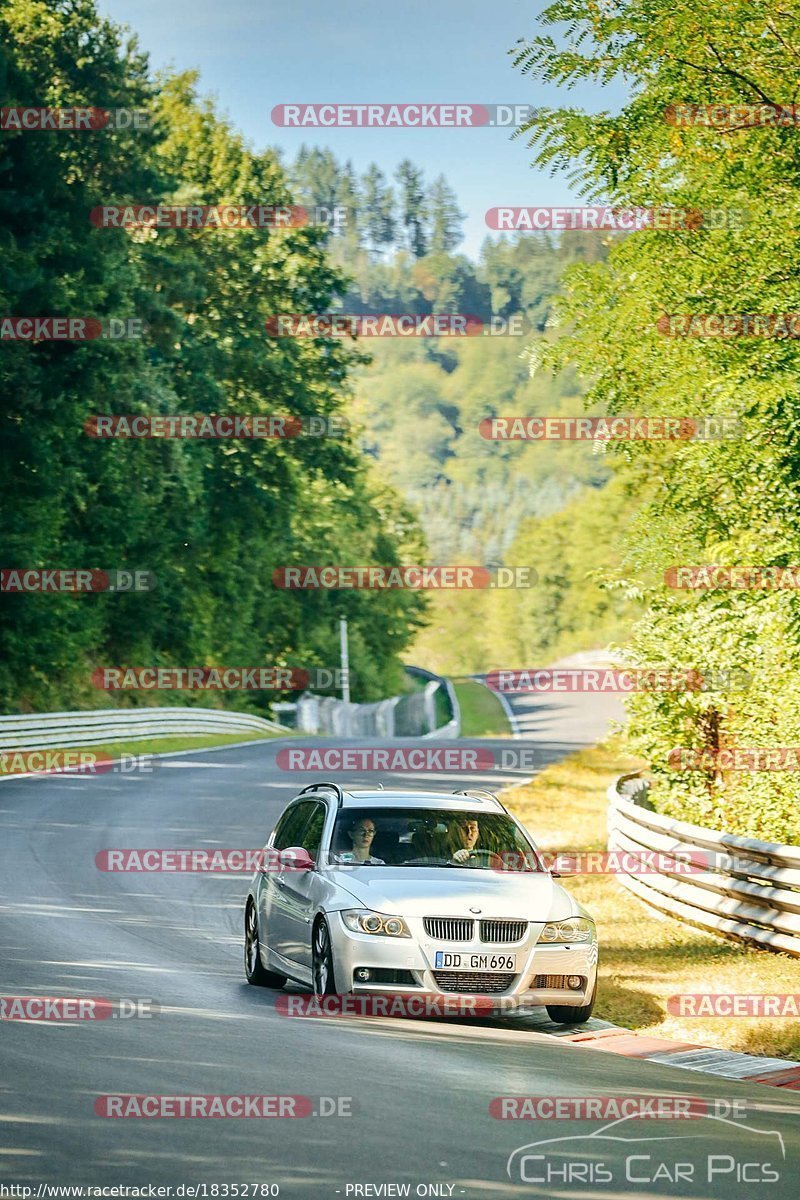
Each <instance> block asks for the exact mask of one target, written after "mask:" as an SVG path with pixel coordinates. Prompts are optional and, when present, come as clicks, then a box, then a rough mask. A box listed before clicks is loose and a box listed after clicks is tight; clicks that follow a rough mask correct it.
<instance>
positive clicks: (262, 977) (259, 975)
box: [244, 900, 286, 988]
mask: <svg viewBox="0 0 800 1200" xmlns="http://www.w3.org/2000/svg"><path fill="white" fill-rule="evenodd" d="M244 973H245V975H246V976H247V982H248V983H252V985H253V987H268V988H282V987H283V985H284V984H285V983H286V976H285V975H278V974H276V972H275V971H267V970H266V969H265V967H264V965H263V964H262V962H261V953H260V950H259V942H258V914H257V913H256V906H255V904H253V902H252V900H250V901H248V904H247V909H246V910H245V916H244Z"/></svg>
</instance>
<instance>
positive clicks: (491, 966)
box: [433, 950, 517, 971]
mask: <svg viewBox="0 0 800 1200" xmlns="http://www.w3.org/2000/svg"><path fill="white" fill-rule="evenodd" d="M433 965H434V969H435V970H437V971H516V969H517V956H516V954H454V953H453V952H452V951H450V950H437V951H436V952H435V955H434V960H433Z"/></svg>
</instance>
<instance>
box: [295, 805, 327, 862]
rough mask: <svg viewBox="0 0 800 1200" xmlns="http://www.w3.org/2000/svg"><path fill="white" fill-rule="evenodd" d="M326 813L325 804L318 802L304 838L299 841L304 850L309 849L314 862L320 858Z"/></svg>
mask: <svg viewBox="0 0 800 1200" xmlns="http://www.w3.org/2000/svg"><path fill="white" fill-rule="evenodd" d="M326 815H327V812H326V808H325V805H324V804H319V803H317V804H316V805H315V806H314V811H313V813H312V814H311V818H310V820H309V822H308V825H307V826H306V828H305V832H304V833H303V840H302V842H300V843H299V845H301V846H302V847H303V849H304V850H307V851H308V853H309V854H310V855H311V857H312V858H313V859H314V862H316V861H317V859H318V858H319V848H320V845H321V843H322V830H323V829H324V827H325V817H326Z"/></svg>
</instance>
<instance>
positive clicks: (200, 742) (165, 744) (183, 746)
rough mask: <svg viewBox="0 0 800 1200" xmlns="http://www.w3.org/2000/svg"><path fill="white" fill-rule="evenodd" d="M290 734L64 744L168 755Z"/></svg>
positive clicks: (86, 750) (91, 750)
mask: <svg viewBox="0 0 800 1200" xmlns="http://www.w3.org/2000/svg"><path fill="white" fill-rule="evenodd" d="M290 736H292V733H280V734H279V733H255V732H248V731H243V732H241V733H207V734H200V735H197V736H194V737H192V736H191V735H189V734H183V735H182V736H177V737H163V738H160V737H154V738H147V739H146V740H142V741H141V742H139V741H124V740H123V741H120V742H104V743H103V744H102V745H97V746H70V747H68V748H67V747H65V749H69V750H71V751H72V750H77V751H80V752H81V753H83V754H96V755H110V756H111V757H112V758H119V757H120V756H121V755H123V754H168V753H170V752H171V751H174V750H201V749H206V748H213V747H215V746H220V747H221V746H230V745H233V744H235V743H236V742H259V741H264V740H267V741H269V740H270V739H272V738H274V737H290ZM15 753H17V752H15V751H13V750H9V751H7V757H8V758H9V759H11V760H12V761H13V756H14V754H15ZM28 753H30V751H25V750H21V751H19V754H20V755H23V756H24V755H25V754H28ZM47 753H58V748H54V749H53V750H51V751H48V752H47ZM17 773H18V771H17V770H11V771H6V770H2V769H0V778H2V777H3V776H4V775H14V774H17Z"/></svg>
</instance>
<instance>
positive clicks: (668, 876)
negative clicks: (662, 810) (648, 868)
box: [607, 775, 800, 957]
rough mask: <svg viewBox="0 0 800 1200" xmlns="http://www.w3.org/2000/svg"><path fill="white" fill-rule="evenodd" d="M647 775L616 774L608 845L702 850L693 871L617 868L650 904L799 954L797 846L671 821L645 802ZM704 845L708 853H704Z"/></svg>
mask: <svg viewBox="0 0 800 1200" xmlns="http://www.w3.org/2000/svg"><path fill="white" fill-rule="evenodd" d="M648 787H649V785H648V784H647V781H646V780H644V779H642V778H641V776H639V775H622V776H620V778H619V779H618V780H617V781H616V783H613V784H612V785H611V786H610V787H609V789H608V792H607V796H608V846H609V849H610V850H619V851H624V852H627V853H631V854H641V853H642V852H644V851H654V852H656V853H659V854H662V855H665V856H670V855H674V856H675V857H676V858H680V857H684V858H685V857H686V856H689V855H692V854H694V856H695V859H698V858H699V857H700V854H699V852H700V851H705V852H706V853H707V854H708V859H707V862H706V860H705V859H704V860H703V861H702V862H701V863H700V866H701V867H705V866H706V865H707V866H708V869H707V870H704V869H695V868H694V867H693V868H692V870H691V872H689V873H686V872H680V871H679V870H676V871H674V872H673V871H669V870H665V871H662V872H661V873H659V874H652V875H635V876H632V875H618V876H617V878H618V879H619V881H620V883H622V884H623V885H624V886H625V887H626V888H627V889H628V890H629V891H630V892H632V893H633V895H635V896H637V897H638V898H639V899H640V900H643V901H644V903H645V904H648V905H649V906H650V907H651V908H655V909H658V911H659V912H662V913H666V914H667V915H668V916H670V917H675V918H677V919H678V920H679V921H684V922H685V923H687V924H689V925H695V926H697V927H699V928H700V929H705V930H707V931H708V932H710V933H716V934H719V935H720V936H721V937H726V938H732V939H734V940H735V941H739V942H748V943H750V944H752V945H755V946H760V947H762V948H765V949H770V950H782V951H783V952H784V953H785V954H792V955H795V956H796V957H800V846H784V845H780V844H778V843H774V842H760V841H757V840H756V839H755V838H745V837H736V836H735V835H734V834H730V833H717V832H716V831H715V830H713V829H704V828H703V827H702V826H700V825H689V824H688V823H686V822H684V821H673V820H670V819H669V818H668V817H662V816H661V815H660V814H659V813H655V812H652V811H651V810H650V809H649V808H646V807H643V805H642V801H643V800H644V801H646V799H647V793H648ZM708 852H710V853H708Z"/></svg>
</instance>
